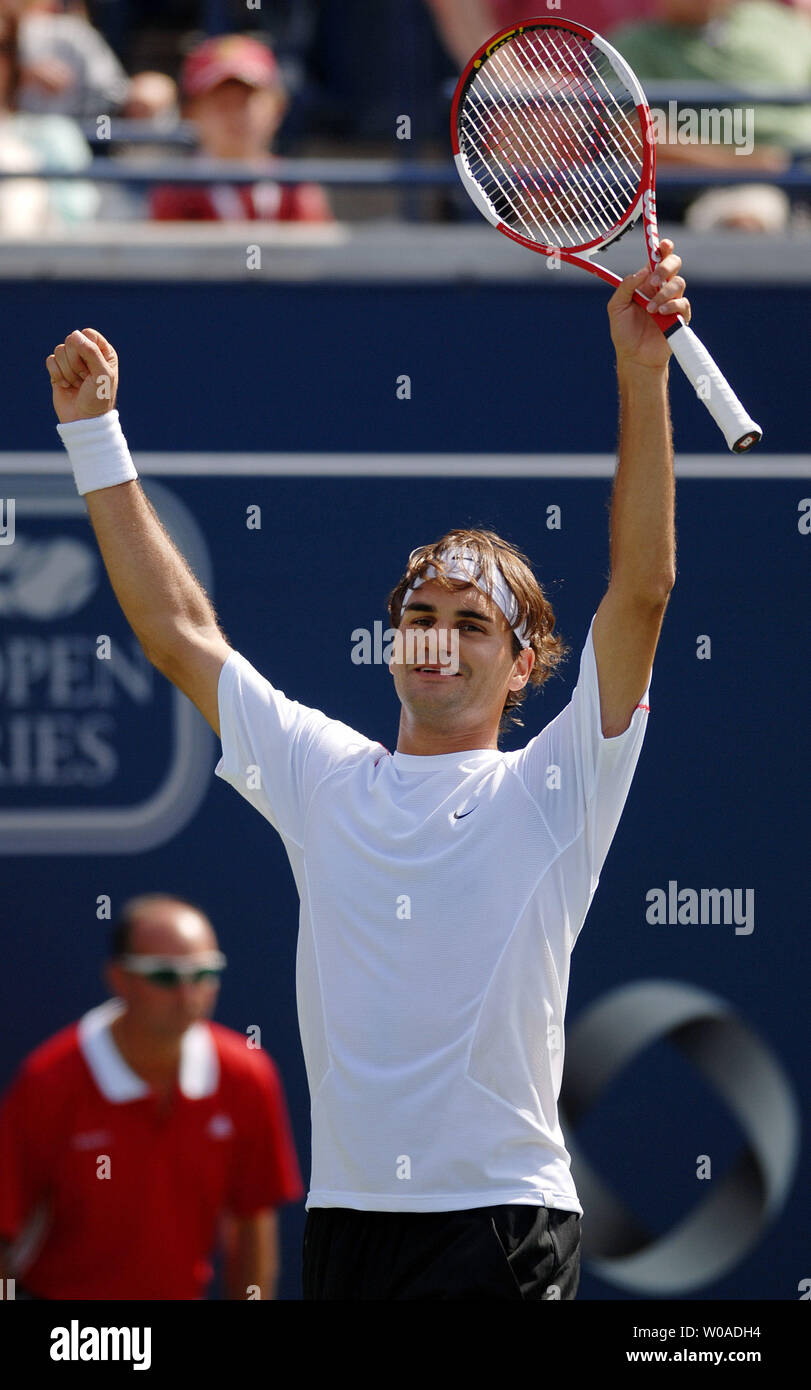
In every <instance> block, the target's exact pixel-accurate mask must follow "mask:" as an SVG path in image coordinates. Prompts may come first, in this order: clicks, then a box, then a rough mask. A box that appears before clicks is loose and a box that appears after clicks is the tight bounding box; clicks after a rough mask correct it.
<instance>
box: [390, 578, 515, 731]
mask: <svg viewBox="0 0 811 1390" xmlns="http://www.w3.org/2000/svg"><path fill="white" fill-rule="evenodd" d="M419 632H423V633H430V634H432V636H433V639H434V640H433V642H432V644H431V647H430V648H429V649H428V650H427V651H426V653H425V655H423V653H422V652H421V651H420V649H419V645H418V638H417V634H418V633H419ZM400 634H401V639H400V647H401V650H400V651H398V650H397V648H396V647H395V650H394V652H393V659H392V661H391V664H390V668H389V669H390V670H391V673H392V676H393V678H394V685H395V689H396V691H397V694H398V696H399V699H400V703H401V705H402V714H401V720H400V733H401V740H402V738H403V734H404V733H406V734H407V737H408V738H409V739H410V738H413V737H418V736H419V734H420V733H424V734H426V735H428V736H429V738H431V739H435V738H436V737H440V738H441V737H442V736H447V737H448V738H449V739H450V740H451V741H452V742H453V743H456V744H458V742H459V740H460V739H461V740H462V741H463V742H462V746H463V747H464V746H467V747H471V748H472V747H495V746H496V745H495V743H494V742H493V741H492V740H493V737H494V732H493V731H494V730H497V728H498V723H499V720H500V718H501V712H502V710H503V708H504V701H505V700H506V698H507V694H508V691H509V690H518V689H520V688H521V687H522V686H523V685H524V684H525V683H526V677H527V676H528V675H529V671H530V669H531V665H532V660H531V657H532V654H531V653H529V652H522V653H521V656H519V657H518V658H517V659H516V658H514V657H513V635H512V631H511V629H510V627H509V625H508V623H507V620H506V618H505V617H504V614H503V613H502V612H501V610H500V608H499V607H498V606H497V605H496V604H495V603H494V602H493V601H492V599H491V598H490V597H489V596H488V595H487V594H485V593H483V592H482V590H481V589H479V588H478V587H477V585H475V584H464V583H463V582H462V581H461V580H458V581H457V582H456V583H455V584H454V588H453V590H450V589H446V588H443V587H442V585H440V584H438V583H437V582H436V580H429V581H428V582H426V583H425V584H421V585H420V586H419V587H418V588H417V589H415V591H414V593H413V594H412V595H411V597H410V599H409V601H408V604H407V606H406V608H405V609H404V610H403V612H402V614H401V619H400ZM409 634H410V635H409ZM457 644H458V646H457ZM457 651H458V663H457V661H456V660H455V657H456V653H457ZM449 656H450V658H451V660H450V661H448V657H449ZM443 662H444V669H443ZM471 739H472V740H473V741H472V742H471V741H470V740H471ZM477 739H478V740H481V741H478V742H477ZM398 746H399V744H398ZM401 751H404V752H409V751H414V752H419V751H421V750H420V749H418V748H414V749H411V748H410V747H404V748H402V749H401ZM426 751H427V750H426ZM433 751H442V750H441V749H438V748H437V749H434V750H433ZM447 751H449V752H450V751H453V749H452V748H449V749H448V750H447Z"/></svg>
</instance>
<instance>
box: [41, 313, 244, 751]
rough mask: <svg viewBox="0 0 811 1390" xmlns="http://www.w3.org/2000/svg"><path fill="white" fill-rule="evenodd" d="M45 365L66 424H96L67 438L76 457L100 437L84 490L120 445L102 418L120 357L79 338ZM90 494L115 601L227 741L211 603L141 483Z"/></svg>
mask: <svg viewBox="0 0 811 1390" xmlns="http://www.w3.org/2000/svg"><path fill="white" fill-rule="evenodd" d="M45 365H46V367H47V369H48V374H49V376H50V378H51V385H52V387H53V403H54V409H55V411H56V414H57V417H58V419H59V421H60V423H61V424H63V425H74V424H76V422H79V421H83V422H90V424H89V427H88V428H87V429H82V427H81V426H79V428H78V430H73V431H71V430H68V431H66V433H65V436H63V437H64V438H65V442H66V443H67V445H68V449H69V450H71V455H72V457H73V452H74V451H75V450H78V449H79V448H80V447H81V448H82V449H83V450H85V451H86V449H87V438H84V439H83V440H82V441H81V444H80V442H79V440H78V438H77V436H78V435H84V436H88V435H89V436H93V435H94V433H95V432H96V431H98V432H99V434H98V453H99V459H98V461H97V462H96V461H95V460H94V461H93V463H92V465H83V467H84V468H86V470H87V471H85V472H84V473H83V482H84V483H85V484H86V483H87V482H88V481H89V482H91V483H92V482H93V480H94V474H93V470H94V469H98V470H99V473H98V476H99V477H100V478H102V479H103V477H104V468H105V460H104V457H103V455H104V451H105V448H109V450H110V452H111V453H115V445H114V444H112V443H111V444H109V445H108V444H107V440H108V435H109V433H111V426H112V424H113V421H112V419H109V420H107V421H102V420H101V419H99V417H101V416H104V415H107V414H109V412H111V411H114V410H115V399H116V392H117V390H118V358H117V354H116V352H115V350H114V348H113V347H112V346H111V345H110V343H108V342H107V340H106V339H105V338H103V337H102V335H101V334H100V333H99V332H97V331H96V329H94V328H86V329H85V330H84V332H79V330H78V329H77V330H76V331H75V332H74V333H71V334H70V335H69V336H68V337H67V338H66V339H65V341H64V342H63V343H60V344H59V345H58V346H57V347H56V348H54V351H53V352H52V353H51V355H50V356H49V357H48V358H47V360H46V364H45ZM70 435H72V436H73V441H72V440H71V438H69V437H68V436H70ZM93 442H94V441H91V448H92V446H93ZM83 495H84V498H85V502H86V503H87V509H88V512H89V514H90V521H91V524H92V526H93V530H94V531H95V533H96V539H97V541H98V544H99V549H100V551H101V555H102V559H103V561H104V565H105V568H106V570H107V574H108V575H109V578H110V583H111V584H112V586H113V590H114V592H115V596H116V598H117V599H118V602H119V603H120V605H121V608H122V610H123V613H124V616H125V617H126V619H127V622H128V623H129V625H130V627H131V628H132V630H133V632H134V633H135V635H136V637H137V638H138V641H139V642H140V644H141V646H142V648H143V650H144V653H145V654H146V656H147V658H148V660H149V661H150V662H151V663H152V665H153V666H156V667H157V669H158V670H159V671H161V672H162V673H163V674H164V675H165V676H166V677H167V678H168V679H169V680H170V681H172V683H173V684H174V685H176V686H177V687H178V689H179V690H182V691H183V693H184V694H185V695H188V697H189V699H190V700H192V701H193V702H194V704H195V705H196V706H197V708H198V709H199V710H200V712H201V714H202V715H203V716H204V717H205V718H206V719H207V720H208V722H209V724H210V725H211V727H212V729H213V730H214V732H215V733H216V734H217V735H219V732H220V721H219V710H218V704H217V685H218V681H219V676H220V671H221V669H222V666H223V664H224V662H225V661H226V659H227V657H228V655H229V653H230V651H231V648H230V647H229V645H228V642H227V640H226V638H225V636H224V634H223V633H222V631H221V630H220V627H219V624H218V622H217V615H216V613H215V611H214V607H213V605H212V603H211V600H210V599H209V597H208V595H207V594H206V592H205V590H204V589H203V588H202V586H201V585H200V583H199V582H198V580H197V579H196V578H195V576H194V574H193V573H192V571H191V569H190V568H189V565H188V564H187V562H186V560H185V558H184V557H183V555H181V553H180V551H179V550H178V549H177V547H176V546H175V544H174V542H173V541H172V539H171V537H170V536H169V535H168V533H167V532H166V530H165V529H164V527H163V526H162V524H161V522H160V520H159V519H158V517H157V515H156V513H155V510H154V508H153V507H152V505H151V504H150V502H149V501H148V499H147V497H146V496H145V494H144V492H143V489H142V487H141V484H140V483H139V482H138V480H137V478H135V479H130V481H127V482H116V483H114V484H113V485H112V486H100V487H96V488H93V487H91V488H90V489H89V490H84V492H83Z"/></svg>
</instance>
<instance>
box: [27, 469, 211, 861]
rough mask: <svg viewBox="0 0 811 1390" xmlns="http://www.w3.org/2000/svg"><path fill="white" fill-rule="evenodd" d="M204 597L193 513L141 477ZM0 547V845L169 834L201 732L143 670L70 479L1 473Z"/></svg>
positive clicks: (67, 844) (53, 848) (151, 671)
mask: <svg viewBox="0 0 811 1390" xmlns="http://www.w3.org/2000/svg"><path fill="white" fill-rule="evenodd" d="M145 491H146V492H147V494H148V496H149V498H150V500H151V502H152V504H153V506H154V507H155V510H156V512H157V513H158V515H159V516H160V518H161V520H162V522H163V524H164V526H165V527H166V529H167V531H169V533H170V535H171V536H172V538H173V540H174V541H175V543H176V544H177V545H178V547H179V549H180V550H181V551H182V552H183V554H184V555H185V556H186V559H187V560H188V562H189V564H190V565H191V567H192V569H193V570H194V572H195V573H196V574H197V576H198V578H199V579H200V581H201V583H202V584H203V585H204V587H205V589H206V590H207V592H208V593H211V592H212V587H211V580H212V576H211V562H210V557H209V552H208V548H207V546H206V542H205V540H204V538H203V535H202V533H201V531H200V529H199V528H198V526H197V524H196V522H195V520H194V518H193V517H192V515H191V513H190V512H189V511H188V510H187V508H186V507H185V506H184V505H183V504H182V503H181V502H180V500H179V499H178V498H177V497H176V496H175V495H174V494H173V493H171V492H170V491H169V490H168V489H167V488H165V487H162V486H160V485H159V484H157V483H152V482H150V483H149V484H148V485H146V486H145ZM2 492H3V495H4V497H5V498H6V499H13V500H14V531H13V539H12V540H11V541H10V543H8V542H7V543H5V544H3V545H2V546H0V619H2V637H0V853H2V854H78V853H83V854H86V853H94V854H105V853H106V854H136V853H140V852H142V851H144V850H149V849H153V848H155V847H156V846H157V845H161V844H163V843H164V842H165V841H166V840H168V839H170V838H171V837H172V836H173V835H176V834H177V833H178V832H179V831H180V830H182V829H183V827H184V826H185V825H186V824H187V823H188V821H189V820H190V819H191V817H192V816H193V815H194V814H195V812H196V811H197V809H198V807H199V806H200V804H201V802H202V800H203V797H204V796H205V793H206V789H207V787H208V785H209V782H210V777H211V770H212V754H213V743H212V736H211V732H210V730H209V728H208V726H207V725H206V723H205V721H204V720H203V719H202V718H201V716H200V715H199V714H198V712H197V710H196V709H195V708H194V707H193V705H192V704H191V703H190V701H188V700H187V699H186V698H185V697H184V696H183V695H182V694H181V693H180V691H178V690H176V689H175V688H174V687H173V686H172V685H170V683H169V682H168V681H167V680H166V679H165V678H164V677H163V676H162V675H161V674H160V673H159V672H158V671H157V670H155V668H154V667H152V666H151V665H150V663H149V662H148V661H147V659H146V657H145V656H144V653H143V651H142V650H141V647H140V644H139V642H138V641H137V639H136V637H135V635H134V634H133V632H132V631H131V629H130V627H129V624H128V623H127V621H126V619H125V617H124V615H123V613H122V612H121V609H120V608H119V606H118V602H117V600H116V597H115V595H114V593H113V590H112V586H111V585H110V581H109V579H108V578H107V575H106V573H105V570H104V565H103V562H102V559H101V555H100V553H99V549H98V545H97V543H96V539H95V536H94V535H93V531H92V528H91V526H90V523H89V520H88V516H87V510H86V507H85V503H84V500H83V499H82V498H81V497H80V496H79V495H78V493H77V492H76V489H75V486H74V484H73V481H72V479H66V478H63V477H47V476H46V477H37V476H33V477H31V476H29V477H17V476H13V475H9V474H5V475H4V476H3V478H2Z"/></svg>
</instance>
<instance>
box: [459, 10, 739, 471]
mask: <svg viewBox="0 0 811 1390" xmlns="http://www.w3.org/2000/svg"><path fill="white" fill-rule="evenodd" d="M540 28H544V29H568V30H569V31H570V32H571V33H573V34H579V35H581V36H582V37H583V38H586V39H589V40H590V41H591V42H592V43H593V44H594V46H595V48H599V49H600V51H601V52H602V53H603V54H604V55H605V57H606V58H607V59H608V61H609V63H610V64H611V66H612V68H613V69H614V71H615V72H616V73H617V75H618V76H619V77H621V78H622V80H623V81H624V82H625V83H626V84H627V86H628V88H629V90H630V91H631V93H632V94H633V96H634V100H635V102H636V110H637V115H638V116H639V125H640V130H641V133H642V143H643V155H642V177H641V180H640V185H639V192H638V194H637V196H636V198H635V200H634V202H633V204H632V206H631V207H630V209H629V210H628V212H627V213H626V215H625V217H623V218H622V219H621V221H619V222H617V223H616V224H615V225H614V226H613V227H611V228H610V229H609V231H608V232H606V233H605V235H604V236H601V237H599V238H597V239H596V240H595V241H592V242H587V243H585V244H584V245H583V246H581V247H579V248H578V250H577V251H570V250H567V249H565V248H564V247H561V246H545V245H543V243H542V242H538V241H532V240H531V239H530V238H529V237H525V236H522V235H521V233H520V232H516V231H514V230H513V229H512V227H508V226H507V225H506V223H504V222H502V221H501V219H500V217H499V216H498V213H497V212H496V211H495V209H494V207H493V206H492V204H491V203H490V201H489V199H488V198H487V197H486V196H485V195H484V193H483V192H482V191H481V189H480V188H479V185H478V184H477V183H476V180H475V179H474V178H473V177H472V175H471V174H470V173H469V171H468V168H467V163H466V160H465V156H464V154H463V153H462V152H461V150H460V148H459V107H460V105H461V103H462V100H463V98H464V95H465V92H466V91H467V88H468V86H469V84H470V83H471V82H472V80H473V78H474V77H475V75H476V72H477V70H478V69H479V68H480V67H481V64H482V61H483V59H484V58H486V57H489V56H490V54H491V53H493V52H494V51H495V50H496V49H497V48H500V47H501V45H502V44H504V43H506V42H507V40H508V39H511V38H512V37H513V36H514V35H516V34H521V33H523V32H524V31H525V30H533V29H540ZM451 145H452V148H453V158H454V163H455V164H456V168H457V172H458V174H459V177H460V179H461V180H462V183H463V184H464V186H465V189H466V190H467V193H468V195H469V196H470V198H471V199H472V201H473V203H474V204H475V205H476V207H477V208H478V209H479V212H480V213H481V214H482V216H483V217H485V218H486V219H487V221H488V222H490V223H491V224H492V225H493V226H494V227H495V228H496V230H497V231H499V232H502V233H503V234H504V236H506V237H509V238H510V240H511V241H516V242H518V244H519V245H520V246H526V247H527V249H528V250H529V251H538V252H540V254H541V255H542V256H550V257H554V258H555V259H556V260H558V261H566V262H567V263H568V264H570V265H577V266H580V268H581V269H582V270H589V271H591V273H592V275H598V276H599V277H600V279H601V280H605V282H606V284H609V285H612V286H614V287H615V288H616V286H617V285H619V284H621V283H622V280H621V277H620V276H619V275H617V274H615V272H614V271H613V270H609V269H608V268H607V267H606V266H603V265H598V264H595V263H594V262H593V261H592V260H591V257H592V256H594V255H595V254H596V253H597V252H598V251H601V250H605V248H606V247H607V246H610V245H611V244H612V242H614V241H617V240H618V239H619V237H621V236H623V235H624V234H625V232H627V231H628V230H629V229H630V228H631V227H632V226H633V225H634V223H635V222H636V221H637V220H638V219H639V217H640V215H641V216H642V218H643V225H644V229H645V245H646V247H647V251H648V261H649V264H650V267H651V269H652V270H653V269H654V267H655V266H656V265H657V264H658V262H659V259H660V250H659V227H658V224H657V221H656V193H655V191H654V180H655V174H656V140H655V136H654V131H653V122H652V121H651V116H650V108H649V107H648V103H647V99H646V97H645V93H644V92H643V90H642V88H641V86H640V84H639V81H638V80H637V78H636V76H635V75H634V73H633V72H632V71H631V69H630V68H629V66H628V64H627V63H626V61H625V59H624V58H623V57H622V55H621V54H620V53H618V52H617V50H616V49H615V48H612V46H611V44H610V43H606V41H605V39H604V38H601V37H600V35H599V34H596V33H595V32H594V30H593V29H588V28H587V27H586V25H585V24H577V23H576V22H575V21H574V20H569V19H547V18H545V17H542V18H539V19H537V20H531V21H527V23H525V24H519V25H513V26H512V28H510V29H502V30H501V31H500V32H499V33H498V34H494V35H493V37H492V38H491V39H488V41H487V43H485V44H482V46H481V48H480V49H478V50H477V52H476V53H474V54H473V57H472V58H471V59H470V62H469V63H468V64H467V67H466V68H465V70H464V72H463V73H462V75H461V77H460V78H459V81H458V83H457V85H456V91H455V92H454V96H453V103H452V106H451ZM634 299H635V300H636V302H637V304H642V305H646V304H647V303H648V302H649V301H648V300H647V299H646V298H645V296H644V295H642V294H640V293H639V291H638V290H635V291H634ZM650 317H651V318H652V319H653V321H654V323H656V325H657V326H658V327H659V328H661V330H662V332H663V333H664V335H665V337H666V338H667V340H668V343H669V345H670V349H671V351H672V353H673V356H674V357H675V358H676V361H677V362H678V364H679V366H680V367H681V368H682V371H683V372H684V374H685V376H686V377H687V378H688V380H689V381H690V382H691V383H692V385H693V388H694V390H695V391H696V394H697V395H698V397H699V399H700V400H702V401H703V402H704V405H706V407H707V409H708V411H709V412H710V414H711V415H712V417H713V419H714V420H715V422H716V424H717V425H718V427H719V429H720V430H721V433H722V434H723V436H724V438H725V439H726V442H727V444H728V445H729V447H730V449H732V451H733V452H734V453H736V454H742V453H745V452H746V451H747V450H748V449H751V448H752V447H753V445H755V444H757V443H758V441H759V440H760V439H761V438H762V435H763V431H762V430H761V428H760V426H759V425H757V424H755V421H754V420H753V419H752V418H751V416H750V415H749V414H748V413H747V411H746V410H745V409H744V407H743V406H742V405H741V402H740V401H739V400H738V397H737V396H736V395H735V392H734V391H733V390H732V387H731V386H730V384H729V382H728V381H727V380H726V377H725V376H724V375H723V373H722V372H721V370H720V368H719V367H718V366H717V365H716V363H715V362H714V361H713V359H712V357H711V356H710V354H709V353H708V352H707V349H706V348H705V347H704V344H703V343H702V342H701V340H700V339H699V338H697V337H696V335H695V333H694V332H693V330H692V329H691V328H689V327H688V325H687V324H686V323H685V321H684V319H683V318H682V317H681V315H680V314H659V313H656V314H651V316H650Z"/></svg>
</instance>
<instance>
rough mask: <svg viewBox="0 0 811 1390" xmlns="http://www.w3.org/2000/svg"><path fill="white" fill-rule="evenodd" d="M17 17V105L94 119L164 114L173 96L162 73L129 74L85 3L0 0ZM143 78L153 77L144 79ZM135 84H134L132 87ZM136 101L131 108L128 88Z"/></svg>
mask: <svg viewBox="0 0 811 1390" xmlns="http://www.w3.org/2000/svg"><path fill="white" fill-rule="evenodd" d="M2 15H5V16H6V17H8V18H17V19H19V23H20V27H19V51H20V68H21V73H20V91H19V109H20V110H21V111H31V112H36V113H48V114H57V113H58V114H60V115H64V116H74V117H76V118H77V119H79V120H94V119H95V118H96V117H97V116H99V115H106V116H113V115H123V116H133V117H135V116H138V117H140V118H141V119H149V118H151V117H154V116H161V115H162V114H163V112H164V111H166V110H167V109H168V108H170V107H171V106H172V104H173V102H174V99H175V93H174V86H173V84H171V85H168V84H170V82H171V79H169V78H165V79H163V81H162V82H155V81H154V78H156V77H162V74H159V73H139V74H137V76H136V77H135V78H130V77H128V76H127V73H126V71H125V70H124V67H123V66H122V64H121V62H120V60H119V58H118V57H117V56H116V54H115V53H114V52H113V49H112V48H111V47H110V45H109V44H108V43H107V41H106V39H105V38H104V37H103V36H102V34H100V33H99V31H98V30H97V29H95V28H94V27H93V25H92V24H91V23H90V22H89V20H88V19H87V18H86V11H85V7H84V6H83V5H78V4H74V5H70V6H64V5H59V4H55V3H54V2H53V0H0V16H2ZM141 79H149V80H147V81H142V80H141ZM133 84H135V87H134V88H133ZM131 92H132V94H133V97H134V98H135V107H134V109H132V110H131V109H130V106H129V99H130V94H131Z"/></svg>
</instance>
